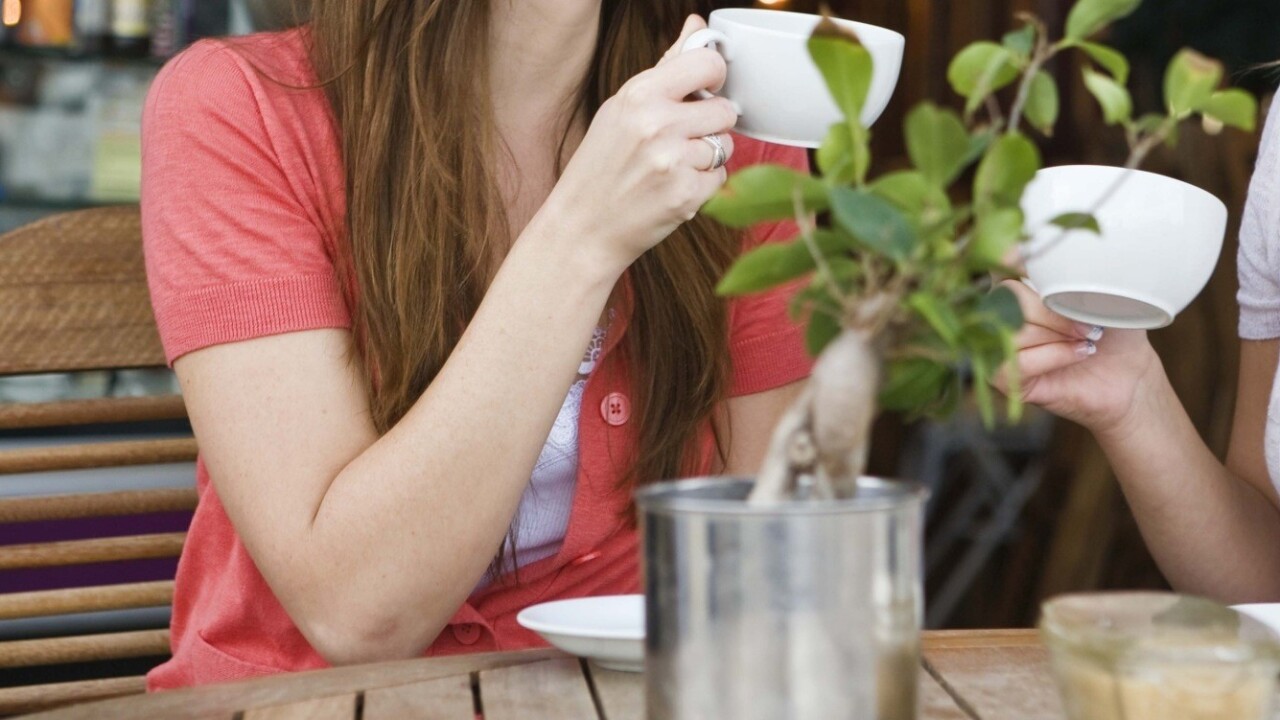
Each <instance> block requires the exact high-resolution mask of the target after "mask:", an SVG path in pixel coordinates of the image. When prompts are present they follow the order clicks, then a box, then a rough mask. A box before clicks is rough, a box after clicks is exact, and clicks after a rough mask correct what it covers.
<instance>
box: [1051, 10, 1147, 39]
mask: <svg viewBox="0 0 1280 720" xmlns="http://www.w3.org/2000/svg"><path fill="white" fill-rule="evenodd" d="M1141 4H1142V0H1080V2H1078V3H1076V6H1075V7H1073V8H1071V14H1070V15H1068V16H1067V39H1069V40H1083V39H1084V38H1087V37H1089V36H1090V35H1093V34H1094V33H1096V32H1098V31H1099V30H1101V29H1103V28H1105V27H1106V26H1108V25H1110V24H1111V23H1113V22H1115V21H1117V20H1120V19H1122V18H1125V17H1128V16H1129V15H1130V14H1131V13H1132V12H1133V11H1134V10H1137V9H1138V6H1139V5H1141Z"/></svg>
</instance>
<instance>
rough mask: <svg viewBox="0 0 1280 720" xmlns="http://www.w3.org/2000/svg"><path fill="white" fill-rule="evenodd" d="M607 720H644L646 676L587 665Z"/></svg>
mask: <svg viewBox="0 0 1280 720" xmlns="http://www.w3.org/2000/svg"><path fill="white" fill-rule="evenodd" d="M587 670H588V672H590V673H591V681H592V684H593V686H594V687H595V689H596V699H597V700H599V701H600V707H601V709H603V710H604V716H605V718H606V720H644V705H645V700H644V675H642V674H640V673H627V672H617V671H616V670H605V669H604V668H601V667H597V666H595V665H591V664H588V665H587Z"/></svg>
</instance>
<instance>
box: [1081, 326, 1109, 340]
mask: <svg viewBox="0 0 1280 720" xmlns="http://www.w3.org/2000/svg"><path fill="white" fill-rule="evenodd" d="M1076 332H1078V333H1080V335H1081V337H1083V338H1084V339H1086V340H1088V341H1090V342H1098V341H1099V340H1101V339H1102V336H1103V334H1105V333H1106V330H1105V329H1104V328H1103V327H1102V326H1101V325H1085V324H1084V323H1076Z"/></svg>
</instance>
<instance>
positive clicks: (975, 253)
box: [967, 207, 1025, 272]
mask: <svg viewBox="0 0 1280 720" xmlns="http://www.w3.org/2000/svg"><path fill="white" fill-rule="evenodd" d="M1024 225H1025V220H1024V219H1023V216H1022V211H1021V210H1019V209H1018V208H1016V207H998V208H994V209H991V210H987V211H986V212H981V213H979V214H978V217H977V221H976V222H975V224H974V230H973V241H972V243H971V244H970V245H969V253H968V257H967V260H968V265H969V267H970V269H972V270H975V271H978V272H986V271H988V270H991V269H993V268H998V267H1002V266H1003V265H1004V263H1005V257H1006V256H1008V254H1009V251H1010V250H1012V249H1013V248H1014V246H1016V245H1017V244H1018V243H1019V242H1021V241H1022V233H1023V227H1024Z"/></svg>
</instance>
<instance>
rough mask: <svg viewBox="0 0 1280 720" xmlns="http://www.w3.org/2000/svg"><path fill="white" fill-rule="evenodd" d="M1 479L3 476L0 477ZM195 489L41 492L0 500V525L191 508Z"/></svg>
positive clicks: (194, 504) (193, 503)
mask: <svg viewBox="0 0 1280 720" xmlns="http://www.w3.org/2000/svg"><path fill="white" fill-rule="evenodd" d="M0 482H3V479H0ZM198 500H199V496H198V494H197V493H196V489H195V488H160V489H158V490H120V491H117V492H96V493H79V494H74V495H43V496H37V497H14V498H4V499H0V525H3V524H8V523H26V522H38V521H42V520H74V519H78V518H94V517H113V516H117V515H147V514H150V513H162V512H182V511H185V510H194V509H195V507H196V502H197V501H198Z"/></svg>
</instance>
